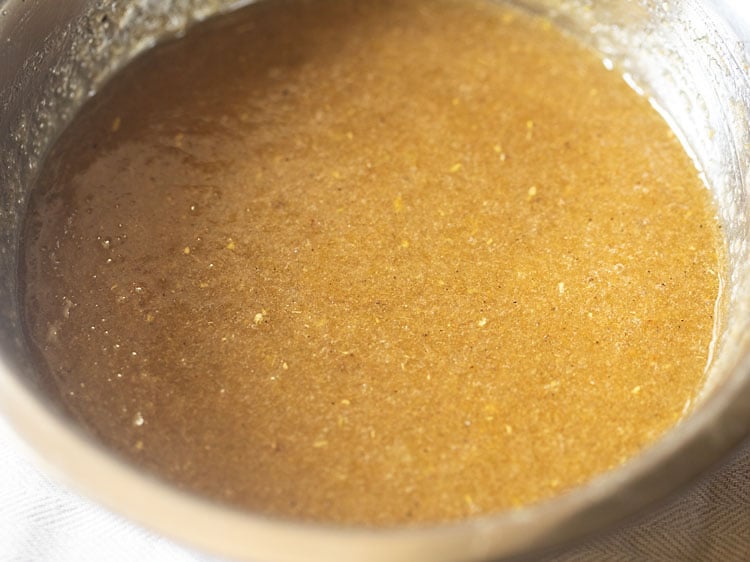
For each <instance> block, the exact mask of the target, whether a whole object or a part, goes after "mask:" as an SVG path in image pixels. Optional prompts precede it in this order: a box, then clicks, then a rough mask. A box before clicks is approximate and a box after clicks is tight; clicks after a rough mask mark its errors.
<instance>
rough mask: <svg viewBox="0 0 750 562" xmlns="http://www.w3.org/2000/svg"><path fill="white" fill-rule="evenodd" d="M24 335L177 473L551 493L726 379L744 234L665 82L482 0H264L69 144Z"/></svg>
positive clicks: (421, 517)
mask: <svg viewBox="0 0 750 562" xmlns="http://www.w3.org/2000/svg"><path fill="white" fill-rule="evenodd" d="M26 236H27V244H26V253H25V265H26V271H25V281H26V288H25V302H26V312H27V323H28V328H29V333H30V335H31V338H32V340H33V341H34V342H35V345H36V346H37V347H38V349H39V351H40V355H41V356H43V358H44V361H45V362H46V364H47V365H48V366H49V369H50V371H51V373H52V374H53V376H54V378H55V380H56V381H57V384H58V385H59V388H60V391H61V392H62V393H63V394H64V395H65V397H66V401H67V403H68V405H69V408H70V410H71V411H72V412H73V413H74V414H75V415H76V416H77V417H78V418H79V419H80V420H81V421H82V422H83V423H84V424H85V425H86V426H87V427H88V428H90V430H91V431H93V432H94V433H95V434H96V435H97V436H99V437H100V438H101V439H102V440H103V441H105V442H106V443H108V444H109V445H111V446H113V447H115V448H117V449H118V450H119V451H120V452H121V453H122V454H124V455H126V456H128V457H129V458H131V459H132V460H134V461H135V462H137V463H139V464H141V465H143V466H145V467H147V468H148V469H150V470H153V471H155V472H157V473H159V474H161V475H163V476H165V477H166V478H169V479H170V480H173V481H174V482H176V483H178V484H179V485H181V486H185V487H187V488H190V489H193V490H196V491H198V492H201V493H204V494H208V495H210V496H212V497H214V498H218V499H221V500H225V501H228V502H231V503H234V504H237V505H240V506H244V507H247V508H249V509H254V510H259V511H263V512H266V513H270V514H276V515H283V516H291V517H301V518H306V519H317V520H326V521H340V522H348V523H366V524H374V525H390V524H396V523H402V522H421V521H437V520H444V519H453V518H460V517H466V516H471V515H476V514H480V513H488V512H493V511H498V510H502V509H507V508H512V507H514V506H518V505H522V504H526V503H529V502H535V501H539V500H542V499H544V498H548V497H551V496H554V495H555V494H558V493H560V492H562V491H563V490H565V489H568V488H570V487H571V486H575V485H576V484H579V483H581V482H583V481H585V480H587V479H589V478H591V477H592V476H593V475H595V474H598V473H600V472H602V471H605V470H607V469H609V468H612V467H614V466H616V465H618V464H619V463H621V462H623V461H624V460H626V459H627V458H628V457H630V456H632V455H633V454H635V453H636V452H637V451H638V450H640V449H641V448H642V447H644V446H646V445H647V444H648V443H650V442H652V441H653V440H654V439H656V438H657V437H658V436H659V435H660V434H662V433H663V432H664V431H665V430H666V429H668V428H669V427H670V426H671V425H672V424H674V423H675V422H676V421H677V420H678V419H679V417H680V415H681V414H682V412H683V410H684V408H685V407H686V404H687V403H689V401H690V400H691V399H692V398H693V396H694V395H695V392H696V390H697V389H698V388H699V387H700V384H701V382H702V377H703V372H704V365H705V364H706V361H707V358H708V352H709V346H710V342H711V338H712V329H713V322H714V320H713V313H714V303H715V301H716V298H717V291H718V273H719V272H720V260H719V258H718V255H719V254H720V251H719V248H720V235H719V231H718V227H717V224H716V221H715V219H714V218H713V211H712V208H711V205H710V200H709V196H708V192H707V191H706V190H705V189H704V188H703V186H702V185H701V183H700V182H699V180H698V177H697V173H696V171H695V169H694V167H693V166H692V164H691V162H690V160H689V159H688V157H687V156H686V155H685V153H684V152H683V151H682V149H681V147H680V145H679V143H678V142H677V140H676V139H675V138H674V136H673V134H672V133H671V132H670V131H669V129H668V128H667V126H666V125H665V124H664V123H663V122H662V121H661V119H660V118H659V117H658V115H657V114H656V113H655V112H654V111H653V110H652V109H651V108H650V106H649V105H648V102H647V101H646V100H645V99H642V98H639V97H638V96H637V95H635V94H634V93H633V92H632V91H631V90H630V89H629V88H628V87H627V86H626V85H625V83H624V82H623V81H622V80H621V79H620V77H619V76H618V75H617V74H616V73H613V72H608V71H607V70H605V69H604V68H603V67H602V65H601V63H600V62H599V61H598V60H597V59H596V57H594V56H593V55H592V54H590V53H588V52H586V51H584V50H583V49H582V48H580V47H579V46H578V45H576V44H575V43H573V42H571V41H570V40H568V39H566V38H564V37H563V36H562V35H561V34H560V33H558V32H557V31H556V30H554V29H552V28H550V26H549V24H547V23H546V22H543V21H537V20H533V19H530V18H528V17H526V16H524V15H522V14H520V13H517V12H513V11H507V10H505V9H502V8H499V7H497V6H495V5H492V4H490V3H486V2H458V1H451V0H441V1H438V2H433V3H430V4H429V5H425V4H423V3H420V2H416V1H407V2H395V1H385V0H379V1H377V2H368V3H363V2H353V1H336V2H333V1H331V2H315V3H313V2H283V1H281V2H271V3H261V4H258V5H254V6H251V7H250V8H248V9H246V10H244V11H243V12H241V13H238V14H236V15H234V16H232V17H231V18H229V19H226V20H221V21H218V22H214V23H212V24H209V25H206V26H203V27H201V28H199V29H198V30H196V31H194V32H192V33H191V34H190V35H189V36H188V37H187V38H185V39H184V40H181V41H180V42H178V43H174V44H171V45H168V46H165V47H163V48H160V49H158V50H157V51H156V52H154V53H152V54H149V55H148V56H146V57H144V58H143V59H141V60H139V61H137V62H136V63H134V64H133V65H132V66H131V67H130V68H128V69H126V70H125V71H124V72H123V73H122V75H121V76H119V77H118V78H117V79H115V80H114V81H113V83H112V84H110V85H109V86H108V87H107V88H105V89H104V91H102V92H101V93H100V94H99V95H98V96H97V97H96V98H95V99H93V100H92V101H91V102H90V103H89V104H88V106H87V107H86V108H85V109H84V111H83V112H82V113H81V115H80V116H79V118H78V119H77V121H76V122H75V123H74V124H73V126H72V127H71V128H70V129H69V130H68V131H67V132H66V133H65V134H64V135H63V137H62V138H61V139H60V141H59V142H58V144H57V146H56V148H55V150H54V151H53V153H52V154H51V156H50V157H49V159H48V161H47V163H46V165H45V169H44V172H43V175H42V177H41V180H40V185H39V189H38V191H37V193H36V195H35V196H34V198H33V201H32V206H31V215H30V218H29V219H28V224H27V231H26Z"/></svg>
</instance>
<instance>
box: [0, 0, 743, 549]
mask: <svg viewBox="0 0 750 562" xmlns="http://www.w3.org/2000/svg"><path fill="white" fill-rule="evenodd" d="M241 3H247V2H237V1H234V0H225V1H221V0H203V1H200V0H168V1H167V0H165V1H163V2H157V1H154V0H131V1H126V0H123V1H120V2H106V1H104V0H55V1H53V0H47V1H45V0H26V1H24V0H5V1H2V0H0V106H1V107H2V111H1V112H0V131H2V136H0V410H1V411H2V413H3V414H4V415H5V416H6V417H7V419H8V420H9V421H10V423H11V424H12V425H13V426H14V427H15V429H16V430H17V432H18V433H19V434H20V435H21V436H22V437H23V438H24V439H25V441H26V442H27V443H28V444H29V445H30V447H31V448H32V450H33V451H34V452H35V453H36V455H37V457H38V459H39V461H40V463H42V464H44V465H46V467H47V468H48V470H49V471H50V472H52V473H53V474H55V475H57V476H59V477H60V478H62V479H63V480H64V481H65V482H67V483H69V484H71V485H72V486H74V487H75V488H77V489H78V490H80V491H81V492H82V493H84V494H86V495H89V496H91V497H93V498H95V499H96V500H98V501H99V502H101V503H102V504H104V505H106V506H108V507H110V508H111V509H113V510H115V511H118V512H120V513H122V514H124V515H126V516H128V517H130V518H131V519H132V520H134V521H137V522H139V523H141V524H143V525H144V526H146V527H149V528H151V529H154V530H156V531H158V532H161V533H163V534H164V535H167V536H169V537H172V538H174V539H177V540H179V541H182V542H184V543H187V544H191V545H193V546H195V547H197V548H200V549H202V550H204V551H207V552H211V553H214V554H217V555H224V556H228V557H233V558H237V559H264V560H311V559H319V560H334V559H342V560H381V559H388V560H392V561H396V560H415V559H430V560H456V559H465V560H478V559H484V558H496V559H497V558H504V557H511V556H516V555H519V554H524V553H526V554H528V553H530V552H537V551H539V550H540V549H545V548H548V547H552V546H557V545H560V544H564V543H567V542H570V541H573V540H576V539H579V538H581V537H583V536H586V535H589V534H591V533H595V532H598V531H602V530H604V529H607V528H609V527H611V526H612V525H614V524H615V523H616V522H618V521H621V520H622V519H623V518H625V517H627V516H629V515H632V514H634V513H637V512H639V511H640V510H643V509H645V508H647V507H648V506H650V505H653V504H654V503H655V502H657V501H658V500H660V499H662V498H664V497H665V496H667V495H668V494H670V493H672V492H674V491H675V490H678V489H679V488H680V487H682V486H684V485H685V484H686V483H687V482H688V481H690V480H691V479H692V478H694V477H696V476H697V475H698V474H700V473H702V472H703V471H705V470H706V469H707V468H708V467H709V466H711V465H712V464H714V463H716V462H718V461H719V460H721V459H722V458H724V457H725V456H726V455H727V454H728V452H729V451H731V450H732V449H733V448H735V447H736V446H737V445H738V443H739V442H741V441H742V440H743V439H744V438H746V437H747V436H748V434H750V407H749V406H748V404H750V255H748V254H749V252H750V250H749V249H748V240H750V202H749V201H748V196H749V195H750V193H749V191H748V190H749V189H750V183H748V182H749V181H750V177H749V175H750V128H749V125H748V123H749V122H750V109H749V108H750V82H749V80H748V64H750V9H749V8H748V7H743V4H744V2H743V0H714V1H702V2H701V1H697V0H682V1H677V0H675V1H667V2H665V1H661V0H659V1H656V0H621V1H616V0H597V1H594V0H528V1H522V0H517V1H516V2H514V3H516V4H519V5H522V6H524V7H526V8H528V9H530V10H532V11H536V12H540V13H543V14H545V15H547V16H548V17H550V18H551V19H552V20H554V21H556V22H557V23H559V25H560V26H562V27H564V28H566V29H567V30H568V31H569V32H570V33H572V34H574V35H575V36H577V37H579V38H580V39H582V40H583V41H584V42H586V43H588V44H589V45H591V46H592V47H593V48H595V49H597V50H598V51H599V52H601V53H602V57H603V58H604V59H605V62H606V63H607V64H612V65H614V66H615V67H617V68H618V69H620V71H621V72H622V73H623V74H625V76H626V77H627V79H628V80H629V81H630V82H631V83H632V84H633V85H634V87H636V88H639V89H642V90H643V91H644V92H645V94H646V95H649V96H650V97H651V98H652V99H653V100H654V103H655V105H656V106H657V107H658V108H659V109H660V110H661V111H662V112H663V113H664V115H665V116H666V117H667V118H668V119H669V120H670V121H671V122H672V123H673V125H674V128H675V130H676V131H678V132H679V133H680V135H681V137H682V139H683V141H684V143H685V145H686V147H688V149H689V150H691V151H692V152H693V154H694V156H695V160H696V162H697V163H698V164H699V166H700V168H701V170H702V173H703V174H704V176H705V179H706V182H707V184H708V185H710V186H711V189H712V190H713V192H714V195H715V198H716V202H717V206H718V208H719V215H720V219H721V221H722V223H723V227H724V232H725V234H726V236H727V241H728V254H729V255H728V270H727V275H726V278H725V279H724V284H725V295H726V298H725V301H726V312H725V313H724V314H723V319H722V329H721V333H720V335H719V337H718V338H717V341H716V346H715V350H714V359H713V362H712V365H711V367H710V374H709V380H708V383H707V385H706V389H705V391H704V392H703V395H702V396H701V398H700V400H699V401H698V404H697V405H696V406H695V408H694V410H693V412H692V413H691V414H690V415H689V416H688V417H687V418H686V419H685V420H684V421H683V422H681V423H680V424H679V425H678V426H677V427H676V428H675V429H673V430H672V431H671V432H670V433H669V434H668V435H667V436H665V437H664V438H663V439H661V440H660V441H659V442H658V443H657V444H656V445H654V446H652V447H651V448H649V449H648V450H646V451H645V452H643V453H642V454H641V455H640V456H638V457H637V458H636V459H634V460H632V461H631V462H629V463H627V464H626V465H625V466H623V467H622V468H620V469H618V470H615V471H613V472H610V473H608V474H605V475H603V476H601V477H599V478H597V479H595V480H594V481H592V482H590V483H589V484H587V485H585V486H582V487H581V488H578V489H576V490H574V491H572V492H570V493H568V494H566V495H564V496H561V497H559V498H557V499H554V500H552V501H549V502H546V503H543V504H540V505H537V506H532V507H529V508H525V509H521V510H517V511H512V512H508V513H503V514H500V515H497V516H492V517H483V518H479V519H474V520H470V521H465V522H460V523H451V524H445V525H439V526H432V527H421V528H404V529H389V530H368V529H351V528H346V529H344V528H336V527H333V526H320V525H312V524H302V523H295V522H289V521H282V520H275V519H271V518H267V517H262V516H259V515H256V514H252V513H246V512H241V511H237V510H234V509H231V508H228V507H224V506H222V505H218V504H214V503H210V502H208V501H206V500H203V499H201V498H198V497H196V496H193V495H190V494H188V493H185V492H181V491H178V490H177V489H175V488H173V487H170V486H169V485H167V484H165V483H163V482H161V481H159V480H157V479H155V478H153V477H151V476H148V475H146V474H144V473H142V472H139V471H138V470H137V469H135V468H134V467H132V466H129V465H127V464H125V463H123V462H122V461H121V460H119V459H118V458H116V457H115V456H113V455H112V454H111V453H110V452H108V451H107V450H105V449H103V448H102V447H101V446H100V445H99V444H97V443H95V442H93V441H92V440H91V439H90V438H89V437H88V436H87V435H85V434H84V433H83V432H82V431H81V430H80V429H79V428H78V427H76V425H75V424H74V423H73V422H72V421H71V420H70V419H69V418H68V417H66V415H65V414H64V413H63V411H62V409H61V408H60V407H59V402H58V400H57V399H56V397H55V395H54V392H53V391H52V387H51V385H49V384H47V383H46V382H45V380H44V379H43V378H42V377H41V376H40V375H39V374H38V373H37V372H35V370H34V369H33V367H32V365H31V363H30V361H29V355H28V350H27V347H26V343H25V340H24V338H23V334H22V327H21V325H20V320H19V318H20V317H19V308H18V305H19V303H18V296H17V267H18V245H19V232H20V231H21V228H20V227H21V224H22V222H23V217H24V212H25V208H26V202H27V198H28V192H29V189H30V187H31V185H32V183H33V180H34V177H35V173H36V170H37V168H38V164H39V161H40V159H41V158H43V157H44V154H45V150H46V148H47V147H48V146H49V144H50V142H51V141H52V140H54V138H55V136H56V134H57V133H58V132H59V131H60V130H61V129H62V128H63V127H64V126H65V125H66V124H67V123H68V122H69V120H70V119H71V117H72V115H73V114H74V112H75V110H76V108H77V107H79V106H80V105H81V104H82V103H83V102H84V101H85V100H86V99H87V98H88V97H89V96H91V95H92V94H93V93H94V92H96V90H97V88H99V87H100V86H101V84H102V83H103V82H104V81H106V80H107V78H108V77H109V76H111V75H112V74H113V73H114V72H115V71H116V70H117V69H118V68H120V67H121V66H122V65H124V64H125V63H127V61H129V60H131V59H132V58H133V57H134V56H136V55H137V54H138V53H139V52H142V51H143V50H144V49H147V48H149V47H150V46H152V45H153V44H154V43H155V42H157V41H159V40H161V39H163V38H166V37H172V36H176V35H179V34H181V33H183V32H184V31H185V30H186V29H187V28H189V26H190V25H192V24H193V23H194V22H196V21H199V20H201V19H203V18H206V17H208V16H211V15H214V14H216V13H219V12H223V11H228V10H230V9H232V8H234V7H236V6H237V5H239V4H241Z"/></svg>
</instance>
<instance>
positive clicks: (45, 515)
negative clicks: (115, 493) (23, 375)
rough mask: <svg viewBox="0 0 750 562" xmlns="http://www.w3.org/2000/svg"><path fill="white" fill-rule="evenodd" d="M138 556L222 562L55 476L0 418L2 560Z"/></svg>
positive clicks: (123, 561) (102, 560)
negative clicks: (129, 517)
mask: <svg viewBox="0 0 750 562" xmlns="http://www.w3.org/2000/svg"><path fill="white" fill-rule="evenodd" d="M136 561H139V562H140V561H144V562H152V561H154V562H162V561H163V562H218V561H215V559H212V558H210V557H206V556H202V555H200V554H197V553H192V552H189V551H188V550H187V549H184V548H181V547H178V546H176V545H174V544H173V543H171V542H170V541H168V540H167V539H164V538H162V537H159V536H157V535H154V534H151V533H148V532H147V531H145V530H143V529H141V528H139V527H137V526H135V525H133V524H131V523H129V522H127V521H125V520H124V519H122V518H120V517H118V516H116V515H114V514H112V513H111V512H109V511H107V510H106V509H104V508H101V507H99V506H98V505H96V504H94V503H92V502H91V501H89V500H87V499H84V498H82V497H80V496H79V495H77V494H76V493H74V492H72V491H70V490H67V489H65V488H64V487H62V486H61V485H59V484H57V483H56V482H53V481H51V480H50V479H49V478H48V477H47V476H45V475H44V474H42V473H41V472H39V470H38V469H37V468H36V466H34V463H33V462H32V461H31V460H30V459H29V458H28V457H27V455H26V452H25V450H24V448H23V447H21V446H20V443H19V440H18V437H16V435H15V434H14V433H13V432H12V430H11V428H10V427H9V426H8V424H7V422H6V421H5V420H3V419H2V418H0V562H136Z"/></svg>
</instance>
